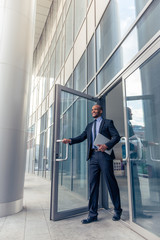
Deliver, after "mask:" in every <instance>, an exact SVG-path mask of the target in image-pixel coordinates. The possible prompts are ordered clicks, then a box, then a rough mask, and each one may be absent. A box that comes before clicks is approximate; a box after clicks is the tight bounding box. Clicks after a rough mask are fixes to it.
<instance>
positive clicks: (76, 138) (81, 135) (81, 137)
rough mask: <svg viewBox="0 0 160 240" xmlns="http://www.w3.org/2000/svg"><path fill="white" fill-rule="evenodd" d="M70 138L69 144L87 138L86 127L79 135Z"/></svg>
mask: <svg viewBox="0 0 160 240" xmlns="http://www.w3.org/2000/svg"><path fill="white" fill-rule="evenodd" d="M70 139H71V143H70V145H72V144H75V143H80V142H83V141H84V140H86V139H87V127H86V129H85V130H84V131H83V132H82V133H81V134H80V135H79V136H77V137H75V138H70Z"/></svg>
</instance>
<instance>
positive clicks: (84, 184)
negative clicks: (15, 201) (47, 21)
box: [51, 85, 97, 220]
mask: <svg viewBox="0 0 160 240" xmlns="http://www.w3.org/2000/svg"><path fill="white" fill-rule="evenodd" d="M96 102H97V99H96V98H93V97H91V96H89V95H86V94H84V93H81V92H78V91H76V90H73V89H69V88H67V87H63V86H61V85H56V86H55V112H54V140H53V164H52V166H53V169H52V170H53V171H52V173H53V174H52V191H51V219H52V220H59V219H63V218H67V217H70V216H72V215H75V214H78V213H82V212H85V211H87V205H88V167H87V161H86V156H87V142H86V141H84V142H82V143H80V144H75V145H72V146H69V145H65V144H62V142H61V140H62V139H63V138H71V137H76V136H78V135H79V134H81V133H82V132H83V131H84V130H85V127H86V125H87V123H89V122H90V121H92V119H91V117H90V116H91V108H92V106H93V105H94V104H96Z"/></svg>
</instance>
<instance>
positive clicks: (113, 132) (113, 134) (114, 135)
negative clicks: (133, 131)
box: [106, 120, 120, 150]
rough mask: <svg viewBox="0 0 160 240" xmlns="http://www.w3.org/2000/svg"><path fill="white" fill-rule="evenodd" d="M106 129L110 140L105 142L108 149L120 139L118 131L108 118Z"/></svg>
mask: <svg viewBox="0 0 160 240" xmlns="http://www.w3.org/2000/svg"><path fill="white" fill-rule="evenodd" d="M108 131H109V133H110V135H111V140H110V141H108V142H107V143H106V146H107V147H108V150H110V149H111V148H113V147H114V145H115V144H116V143H118V142H119V140H120V136H119V133H118V131H117V129H116V128H115V126H114V123H113V121H112V120H110V122H109V126H108Z"/></svg>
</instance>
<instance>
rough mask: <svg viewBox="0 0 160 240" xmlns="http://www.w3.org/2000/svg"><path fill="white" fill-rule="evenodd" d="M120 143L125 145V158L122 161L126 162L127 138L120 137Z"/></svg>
mask: <svg viewBox="0 0 160 240" xmlns="http://www.w3.org/2000/svg"><path fill="white" fill-rule="evenodd" d="M120 142H121V143H124V145H125V151H126V157H125V158H122V160H123V161H127V160H128V151H127V138H126V137H121V140H120Z"/></svg>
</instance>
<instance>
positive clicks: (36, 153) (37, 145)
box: [34, 135, 40, 171]
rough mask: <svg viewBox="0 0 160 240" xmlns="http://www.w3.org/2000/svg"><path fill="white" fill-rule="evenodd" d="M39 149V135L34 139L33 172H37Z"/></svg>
mask: <svg viewBox="0 0 160 240" xmlns="http://www.w3.org/2000/svg"><path fill="white" fill-rule="evenodd" d="M39 147H40V135H38V136H37V137H36V148H35V162H34V171H38V163H39Z"/></svg>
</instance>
